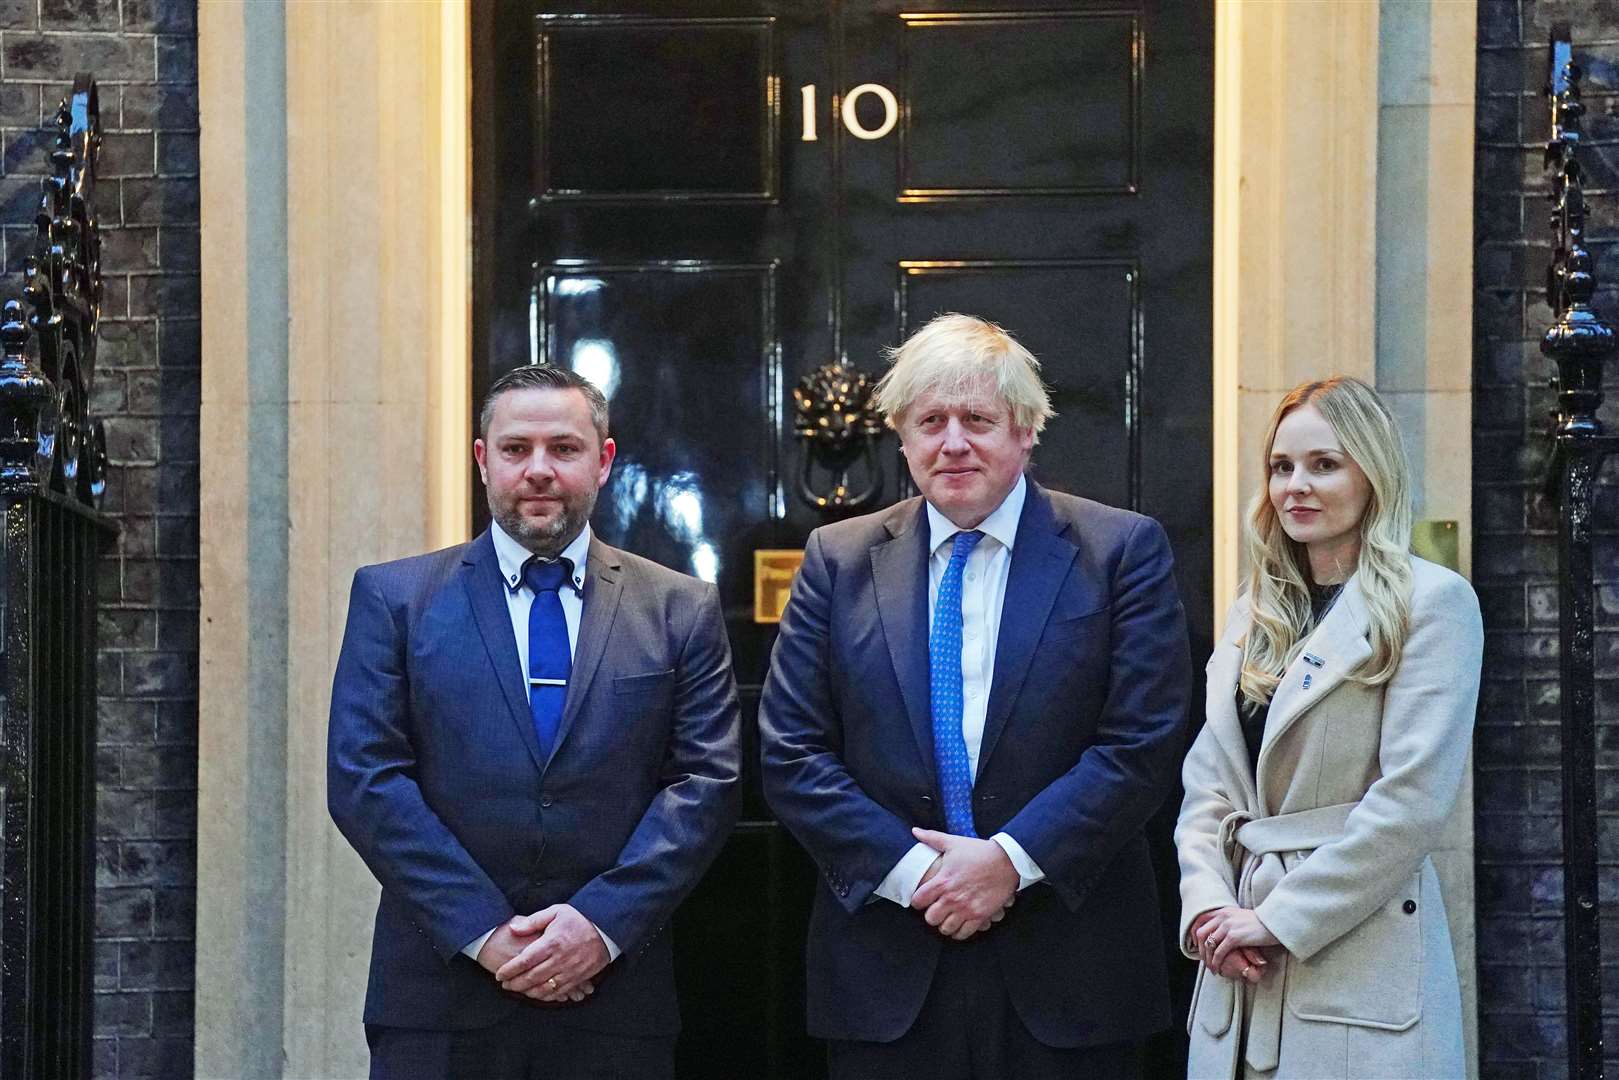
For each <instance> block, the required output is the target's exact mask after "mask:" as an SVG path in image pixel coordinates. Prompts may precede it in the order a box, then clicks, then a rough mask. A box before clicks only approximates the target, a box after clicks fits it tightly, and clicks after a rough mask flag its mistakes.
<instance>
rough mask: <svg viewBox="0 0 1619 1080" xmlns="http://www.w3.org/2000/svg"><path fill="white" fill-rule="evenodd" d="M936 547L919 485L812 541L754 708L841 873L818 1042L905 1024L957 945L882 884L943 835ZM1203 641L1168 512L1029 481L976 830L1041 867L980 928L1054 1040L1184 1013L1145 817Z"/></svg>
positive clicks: (830, 892) (1171, 755) (1131, 1034)
mask: <svg viewBox="0 0 1619 1080" xmlns="http://www.w3.org/2000/svg"><path fill="white" fill-rule="evenodd" d="M927 562H928V522H927V515H926V513H925V510H924V507H923V504H922V500H921V499H910V500H908V501H906V502H902V503H899V504H897V505H895V506H893V507H890V508H889V509H887V510H884V511H881V512H879V513H876V514H871V515H867V516H865V517H861V518H856V519H853V520H850V521H845V522H840V523H838V524H834V525H828V526H825V527H823V528H821V529H817V530H816V531H815V532H814V533H813V534H811V536H810V539H809V544H808V548H807V550H806V551H805V556H804V563H803V566H802V568H801V569H800V571H799V574H798V578H797V580H796V582H795V583H794V585H793V592H792V598H791V600H790V601H789V603H788V605H787V610H786V612H785V614H784V615H783V617H782V623H781V634H780V637H779V638H778V639H777V642H776V647H775V652H774V653H773V655H772V657H771V665H770V675H769V677H768V679H767V681H766V683H765V687H764V694H763V698H762V700H761V702H760V706H759V724H760V737H761V746H762V759H763V772H764V785H765V792H766V796H767V797H768V799H769V801H770V805H771V806H772V807H773V808H774V810H775V812H776V814H777V816H778V817H779V819H780V820H781V821H782V822H784V823H785V824H786V825H787V826H788V828H790V829H791V830H792V832H793V834H794V835H795V836H796V837H797V838H798V839H799V841H800V842H801V843H802V844H803V845H804V847H805V848H806V849H807V850H808V851H809V853H810V855H811V857H812V858H813V859H814V860H815V862H816V864H817V865H818V866H819V867H820V869H821V872H822V876H823V878H824V885H825V887H824V888H818V889H817V890H816V896H815V902H814V910H813V914H812V916H811V920H810V930H809V942H808V946H807V953H808V956H807V959H808V967H809V988H808V1011H809V1029H810V1032H811V1033H812V1034H814V1035H818V1036H820V1037H822V1038H829V1039H860V1040H868V1041H877V1042H887V1041H890V1040H893V1039H895V1038H898V1037H899V1036H900V1035H902V1034H904V1033H905V1031H906V1030H907V1029H908V1028H909V1027H910V1026H911V1024H912V1022H913V1021H914V1020H915V1019H916V1017H917V1015H918V1014H919V1012H920V1010H921V1008H922V1003H923V1000H924V999H925V998H926V996H927V993H928V988H929V985H930V983H931V981H932V978H933V972H934V968H935V966H936V964H937V962H938V958H939V954H940V950H941V949H947V948H952V947H956V946H955V943H953V942H949V941H946V940H945V939H944V938H943V937H941V935H940V934H939V933H938V932H937V931H936V930H934V929H932V928H931V927H929V926H928V925H927V924H926V923H925V922H924V921H923V920H922V917H921V914H920V913H919V912H916V911H912V910H908V909H904V908H901V907H899V906H898V905H897V904H894V903H893V902H891V901H889V900H885V899H881V898H879V897H877V896H875V894H874V890H875V889H876V888H877V886H878V885H879V884H880V883H881V882H882V880H883V878H884V877H885V876H886V875H887V874H888V872H889V871H890V870H892V869H893V867H894V865H895V863H897V862H898V861H899V860H900V858H901V856H903V855H904V854H905V853H906V851H908V850H909V849H910V847H911V845H912V844H913V843H914V840H913V838H912V836H911V833H910V829H911V827H912V826H913V825H920V826H923V827H925V828H930V829H938V830H944V828H945V823H944V813H943V809H942V804H941V801H940V795H939V789H938V779H937V774H936V771H935V768H934V758H933V735H932V723H931V712H930V705H929V696H928V686H929V683H928V568H927ZM1187 646H1188V643H1187V637H1186V623H1185V616H1184V613H1183V611H1182V609H1181V604H1180V600H1179V596H1178V594H1177V592H1176V588H1175V580H1174V574H1173V566H1172V559H1171V556H1170V550H1169V543H1168V540H1167V538H1166V537H1165V535H1164V531H1163V529H1162V528H1161V527H1160V526H1159V525H1158V523H1157V522H1155V521H1153V520H1152V519H1151V518H1146V517H1142V516H1141V515H1139V514H1133V513H1129V512H1127V511H1124V510H1116V509H1113V508H1112V507H1108V506H1103V505H1101V504H1099V503H1095V502H1091V501H1088V500H1085V499H1079V498H1074V497H1073V496H1069V495H1062V494H1058V493H1055V492H1048V491H1046V490H1045V489H1043V488H1041V487H1039V486H1037V485H1035V484H1033V483H1031V484H1030V485H1029V493H1028V497H1027V499H1026V501H1025V503H1024V508H1023V516H1022V519H1021V520H1020V521H1019V523H1018V529H1017V535H1016V539H1015V541H1014V545H1013V549H1012V557H1011V565H1010V568H1009V570H1008V578H1007V584H1006V601H1005V607H1004V610H1003V613H1002V616H1001V626H1000V636H999V640H998V642H997V647H996V655H995V667H994V673H993V680H992V683H991V687H990V697H989V708H988V715H987V717H986V720H985V724H984V736H983V743H982V748H981V751H980V755H979V761H978V773H977V778H976V782H975V784H974V788H973V811H974V816H975V819H976V820H975V824H976V831H977V833H978V835H979V836H982V837H988V836H991V835H993V834H994V833H996V832H1000V831H1005V832H1006V833H1008V834H1010V835H1011V836H1012V837H1013V838H1014V839H1015V840H1017V842H1018V843H1019V844H1021V845H1022V846H1023V849H1024V850H1025V851H1027V852H1028V853H1029V855H1030V857H1031V858H1033V859H1034V861H1035V862H1036V863H1038V864H1039V866H1040V868H1041V869H1042V870H1043V871H1044V873H1045V875H1046V878H1045V880H1044V881H1043V882H1040V883H1038V884H1036V885H1032V886H1030V887H1029V888H1028V889H1025V890H1024V891H1023V892H1022V893H1021V894H1019V896H1018V898H1017V903H1016V904H1015V905H1014V906H1013V907H1012V909H1011V910H1010V911H1009V912H1008V913H1007V916H1006V918H1005V920H1004V921H1003V922H1001V923H999V924H998V925H995V926H993V927H991V928H990V929H989V930H988V931H986V932H985V935H986V938H987V942H986V945H991V944H992V945H993V947H994V949H995V951H996V953H997V955H998V958H999V962H1000V964H1001V966H1002V968H1003V972H1004V977H1005V983H1006V985H1007V988H1008V991H1009V993H1010V995H1011V999H1012V1005H1013V1007H1014V1008H1015V1009H1016V1010H1017V1012H1018V1014H1019V1016H1020V1017H1021V1018H1022V1020H1023V1022H1024V1024H1025V1025H1026V1026H1027V1027H1028V1029H1029V1031H1030V1032H1031V1033H1032V1034H1033V1035H1034V1036H1035V1037H1036V1038H1037V1039H1039V1040H1040V1041H1041V1042H1043V1043H1045V1044H1047V1045H1049V1046H1056V1047H1078V1046H1093V1045H1099V1044H1103V1043H1110V1042H1116V1041H1120V1040H1131V1039H1139V1038H1141V1037H1143V1036H1145V1035H1147V1034H1149V1033H1151V1032H1153V1031H1156V1030H1160V1029H1162V1028H1163V1027H1165V1026H1167V1024H1168V1023H1169V1000H1168V990H1167V976H1166V969H1165V961H1164V955H1163V947H1162V944H1161V942H1162V938H1163V929H1162V922H1161V919H1160V915H1159V907H1158V896H1157V890H1156V887H1155V885H1154V879H1153V870H1152V866H1151V865H1150V863H1149V860H1148V852H1147V844H1146V841H1145V839H1144V837H1143V835H1142V827H1143V825H1144V824H1145V823H1146V821H1147V819H1148V818H1149V817H1150V816H1151V815H1152V813H1153V812H1154V811H1155V810H1156V809H1157V808H1158V806H1159V804H1160V803H1161V802H1162V801H1163V799H1164V797H1165V794H1166V793H1167V792H1168V790H1169V788H1170V785H1171V784H1172V782H1173V779H1174V776H1175V771H1176V769H1177V767H1178V766H1179V764H1180V758H1181V754H1182V751H1183V750H1184V748H1185V747H1184V742H1185V736H1184V732H1185V727H1184V725H1185V721H1186V717H1187V707H1188V700H1189V696H1190V687H1191V681H1192V679H1191V662H1190V658H1189V655H1188V647H1187ZM961 1019H962V1022H963V1023H970V1022H971V1021H972V1018H971V1017H962V1018H961Z"/></svg>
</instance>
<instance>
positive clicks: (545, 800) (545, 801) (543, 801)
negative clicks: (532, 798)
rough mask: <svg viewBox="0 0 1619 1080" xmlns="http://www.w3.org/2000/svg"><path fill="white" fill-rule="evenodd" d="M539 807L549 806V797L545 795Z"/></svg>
mask: <svg viewBox="0 0 1619 1080" xmlns="http://www.w3.org/2000/svg"><path fill="white" fill-rule="evenodd" d="M540 805H541V806H546V807H548V806H550V805H551V796H549V795H547V796H546V797H545V798H543V799H541V800H540Z"/></svg>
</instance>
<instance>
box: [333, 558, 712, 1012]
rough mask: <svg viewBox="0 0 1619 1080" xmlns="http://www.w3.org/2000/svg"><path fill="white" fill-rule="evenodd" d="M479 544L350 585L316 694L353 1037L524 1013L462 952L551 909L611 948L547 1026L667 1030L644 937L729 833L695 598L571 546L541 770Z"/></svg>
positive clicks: (662, 955)
mask: <svg viewBox="0 0 1619 1080" xmlns="http://www.w3.org/2000/svg"><path fill="white" fill-rule="evenodd" d="M505 588H506V586H505V583H504V581H503V580H502V578H501V571H500V566H499V563H498V561H497V559H496V557H495V548H494V544H493V542H492V540H491V539H490V536H489V534H488V533H487V532H486V533H484V534H483V535H482V536H480V537H478V538H477V539H476V540H474V541H472V542H471V543H470V544H464V545H461V546H460V547H454V548H449V549H446V550H444V551H438V552H434V553H433V554H430V555H422V556H419V557H417V558H412V559H403V560H401V561H399V562H393V563H387V564H385V565H381V566H371V567H366V568H364V569H362V570H360V571H359V572H358V573H357V574H355V576H354V588H353V592H352V594H351V596H350V599H349V616H348V628H347V630H346V631H345V633H344V636H343V650H342V654H341V656H340V657H339V659H338V663H337V674H336V677H335V679H334V682H333V686H332V713H331V726H330V730H329V735H328V771H327V794H328V800H329V803H330V807H331V812H332V817H333V819H334V820H335V821H336V822H337V826H338V828H339V829H341V830H342V832H343V835H344V836H345V837H347V838H348V840H349V842H350V843H351V844H353V845H354V847H355V849H356V850H357V851H358V852H359V853H360V856H361V857H362V858H363V859H364V860H365V862H366V865H367V866H369V867H370V868H371V872H372V873H374V874H375V875H376V876H377V879H378V880H379V881H380V882H381V883H382V900H381V903H380V904H379V906H378V908H377V921H376V931H375V936H374V938H373V941H372V951H371V974H370V984H369V988H368V990H367V992H366V1002H365V1021H366V1023H369V1024H381V1025H388V1026H397V1027H413V1028H428V1029H440V1030H443V1029H467V1028H477V1027H484V1026H487V1025H489V1024H492V1023H495V1022H496V1021H497V1020H499V1019H500V1018H501V1017H502V1016H504V1015H506V1014H507V1012H508V1011H509V1010H511V1009H513V1008H518V1007H522V1003H523V999H521V998H519V997H517V996H516V995H512V994H508V993H506V992H504V991H502V990H501V989H500V987H499V985H498V984H497V983H496V982H495V980H494V977H493V976H491V975H490V974H489V973H488V972H486V971H484V970H483V969H482V968H481V967H479V966H478V965H477V964H476V963H475V962H474V961H472V960H471V959H469V958H468V957H466V956H464V955H462V953H461V951H460V950H461V948H462V947H463V946H464V945H467V944H468V943H469V942H471V941H473V940H474V939H476V938H477V937H478V936H479V935H481V934H483V933H484V932H485V931H487V930H489V929H490V928H492V927H494V926H496V925H498V924H500V923H501V922H503V921H505V920H506V919H509V918H511V917H512V915H514V914H518V913H523V914H526V913H529V912H534V911H538V910H539V909H541V908H544V907H546V906H548V905H551V904H556V903H564V902H566V903H570V904H572V905H573V906H574V907H575V908H577V909H578V910H579V911H580V912H581V913H582V914H583V915H584V916H585V917H586V918H588V919H589V920H590V921H591V922H593V923H595V924H596V926H597V927H599V928H600V929H602V930H604V931H606V933H607V934H608V935H609V936H610V937H611V938H612V939H613V941H614V942H615V943H616V944H617V945H618V946H619V947H620V948H621V949H622V950H623V955H621V956H620V957H619V958H618V959H617V960H615V961H614V962H613V963H612V964H610V965H608V967H607V969H606V971H604V972H603V973H602V976H601V977H600V979H599V980H598V986H597V989H596V993H595V994H594V995H593V996H592V997H590V998H588V999H587V1000H586V1001H585V1002H584V1003H582V1004H569V1005H556V1006H538V1007H537V1008H538V1009H539V1010H540V1011H542V1012H544V1013H546V1014H548V1015H549V1016H551V1017H553V1018H555V1020H556V1021H558V1022H563V1023H568V1024H573V1025H576V1026H582V1027H587V1028H592V1029H597V1030H604V1031H614V1032H617V1033H620V1034H626V1035H666V1034H672V1033H674V1032H675V1031H676V1030H677V1029H678V1027H679V1012H678V1009H677V1007H676V1003H675V989H674V976H673V962H672V954H671V950H670V944H669V935H668V934H667V933H666V932H665V930H666V928H667V926H668V923H669V919H670V916H671V915H672V914H673V913H674V910H675V906H676V905H677V904H678V903H679V902H680V900H681V898H682V897H684V896H685V895H686V893H687V892H688V891H689V890H690V889H691V888H692V886H693V885H694V884H696V882H697V879H698V877H699V876H700V875H701V874H702V872H703V871H704V869H706V868H707V866H708V864H709V862H710V861H711V860H712V859H713V857H714V855H715V854H716V853H717V852H718V850H719V847H720V845H721V843H722V842H723V841H724V840H725V838H726V836H727V835H728V833H729V831H730V827H731V825H732V824H733V822H734V821H735V817H736V812H737V805H738V790H739V789H738V785H737V777H738V769H739V765H740V750H739V746H738V737H739V727H740V719H739V711H738V705H737V696H736V687H735V683H734V680H733V679H732V676H731V663H730V649H729V646H728V644H727V641H726V637H725V628H724V624H723V621H722V619H721V615H720V605H719V597H718V595H717V593H716V592H715V589H714V587H713V586H712V585H706V584H704V583H702V582H700V581H697V580H695V579H693V578H689V577H686V576H684V575H681V574H677V573H674V572H673V571H670V570H666V569H664V568H663V567H661V566H658V565H656V564H655V563H651V562H648V561H647V560H645V559H641V558H638V557H636V556H634V555H630V554H628V553H626V552H622V551H618V550H615V549H614V548H611V547H608V546H607V545H606V544H603V543H601V542H600V541H598V540H592V541H591V544H590V556H589V564H588V568H587V572H586V576H585V593H584V608H583V615H582V617H581V620H580V625H579V634H578V643H577V645H576V647H575V650H574V661H573V674H572V677H571V680H570V684H569V687H568V696H567V701H566V705H565V706H564V709H563V714H562V718H561V722H560V726H559V730H558V735H557V740H556V748H555V750H554V752H553V753H552V754H551V755H550V758H549V760H544V759H542V758H541V755H540V748H539V743H538V741H537V740H536V738H535V735H534V725H533V721H532V719H531V714H530V711H529V705H528V694H527V692H526V690H525V688H524V686H523V685H522V669H521V667H520V666H519V664H518V659H517V646H516V642H515V640H514V638H513V635H512V625H511V617H510V615H509V614H508V612H507V606H506V600H505V595H504V593H505Z"/></svg>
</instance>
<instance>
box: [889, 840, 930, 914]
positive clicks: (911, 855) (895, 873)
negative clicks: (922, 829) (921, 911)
mask: <svg viewBox="0 0 1619 1080" xmlns="http://www.w3.org/2000/svg"><path fill="white" fill-rule="evenodd" d="M938 857H939V853H938V852H937V851H934V850H933V849H932V848H930V847H928V846H927V845H926V844H913V845H911V850H909V851H907V852H906V853H905V855H904V856H903V857H902V858H901V859H900V860H899V862H897V863H895V864H894V869H892V870H890V871H889V872H888V876H887V877H885V878H883V880H882V884H880V885H878V886H877V895H878V896H880V897H882V898H883V899H884V900H892V901H894V903H896V904H898V905H899V906H900V907H910V906H911V897H913V896H915V895H916V890H917V889H918V888H919V887H920V886H921V884H922V875H923V874H925V873H927V872H928V867H930V866H932V865H933V860H934V859H937V858H938Z"/></svg>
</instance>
